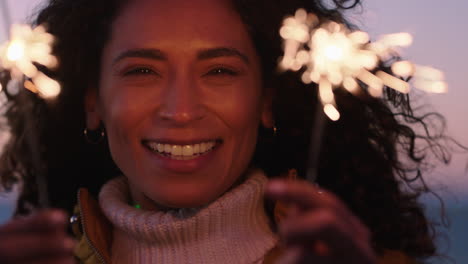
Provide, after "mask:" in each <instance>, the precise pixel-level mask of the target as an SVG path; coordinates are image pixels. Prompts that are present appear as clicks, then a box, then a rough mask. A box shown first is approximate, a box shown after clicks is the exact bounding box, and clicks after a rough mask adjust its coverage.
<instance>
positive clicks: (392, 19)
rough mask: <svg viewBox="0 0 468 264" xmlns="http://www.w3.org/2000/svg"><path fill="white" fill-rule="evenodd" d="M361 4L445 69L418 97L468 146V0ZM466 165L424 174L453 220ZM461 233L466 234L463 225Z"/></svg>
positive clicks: (363, 19) (463, 199)
mask: <svg viewBox="0 0 468 264" xmlns="http://www.w3.org/2000/svg"><path fill="white" fill-rule="evenodd" d="M0 1H7V3H8V5H9V8H10V12H11V14H12V18H13V21H14V22H21V21H25V20H24V18H25V17H26V16H27V15H30V14H31V12H32V10H34V7H35V6H36V5H37V4H39V3H40V2H41V1H40V0H0ZM96 1H99V0H96ZM363 6H364V8H363V11H362V12H353V13H352V14H350V16H351V17H352V18H353V21H354V23H355V24H357V25H358V26H359V27H360V28H361V29H363V30H365V31H368V32H369V33H371V36H372V37H373V38H374V39H375V38H376V37H377V36H379V35H381V34H386V33H394V32H409V33H411V34H412V35H413V37H414V43H413V45H412V46H411V47H410V48H407V49H404V51H403V55H404V57H405V58H408V59H410V60H411V61H413V62H415V63H417V64H422V65H429V66H433V67H436V68H439V69H441V70H443V71H444V72H445V74H446V80H447V81H448V84H449V93H447V94H443V95H426V96H425V97H424V98H419V99H418V101H420V102H426V103H427V104H430V106H428V107H430V108H428V109H432V110H436V111H438V112H440V113H442V114H443V115H444V116H445V117H446V119H447V123H448V134H449V135H451V136H453V137H454V138H455V139H457V140H458V141H459V142H460V143H462V144H464V145H466V146H468V118H467V116H468V102H467V100H468V50H467V49H468V30H467V29H466V26H467V25H468V15H467V14H468V1H440V0H392V1H389V0H367V1H366V0H364V5H363ZM0 23H1V24H0V41H1V42H3V41H4V40H5V39H6V34H5V32H4V24H3V21H1V22H0ZM467 164H468V154H466V153H465V154H463V155H460V154H458V155H455V156H454V158H453V161H452V163H451V164H450V166H448V167H443V166H442V167H438V168H437V169H436V170H435V171H434V172H432V174H431V175H429V177H428V179H429V180H428V182H429V184H430V185H431V186H433V188H434V189H435V190H437V191H438V192H439V193H440V194H441V195H442V196H443V197H444V198H445V200H446V202H447V204H448V205H449V206H451V207H453V208H457V210H461V209H460V208H462V209H463V210H465V209H466V210H465V211H463V212H464V213H463V214H460V216H459V218H458V219H459V220H455V222H456V221H460V222H462V221H461V220H460V219H462V218H463V219H464V220H463V222H465V223H466V222H468V209H467V208H468V173H467V171H466V168H467ZM1 203H2V201H1V200H0V204H1ZM3 203H4V202H3ZM0 211H1V208H0ZM0 213H1V212H0ZM460 231H461V233H464V234H466V235H465V236H468V231H467V230H466V228H464V229H460ZM465 242H466V240H465ZM455 248H456V246H455ZM458 254H462V253H458ZM463 254H465V255H464V257H463V256H457V257H458V261H459V263H468V256H466V253H463ZM464 261H467V262H464Z"/></svg>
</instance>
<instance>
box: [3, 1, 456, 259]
mask: <svg viewBox="0 0 468 264" xmlns="http://www.w3.org/2000/svg"><path fill="white" fill-rule="evenodd" d="M127 1H128V0H99V1H95V0H50V1H49V3H48V4H47V5H46V6H45V7H44V8H43V9H42V10H41V11H40V12H39V14H38V16H37V19H36V21H35V24H46V25H47V26H48V30H49V32H50V33H52V34H54V35H55V36H56V37H57V39H58V41H57V43H56V44H55V46H54V54H55V55H56V56H57V57H58V58H59V60H60V63H61V67H59V68H58V69H57V70H56V71H51V72H47V74H49V75H51V76H53V77H55V78H56V79H58V80H59V81H60V82H61V83H62V86H63V90H62V93H61V94H60V95H59V97H58V98H57V99H56V100H54V101H51V102H45V101H43V100H40V99H39V98H37V97H36V96H35V95H34V94H32V93H30V92H29V91H27V90H24V91H21V92H20V93H19V94H18V95H15V96H10V95H8V98H9V103H8V104H7V105H6V106H5V107H6V109H5V111H6V117H7V120H8V126H9V129H10V131H11V138H10V140H9V142H8V144H7V146H6V147H5V149H4V152H3V154H2V156H1V159H0V175H1V183H2V185H3V186H4V187H5V188H6V189H8V188H10V187H11V186H12V185H13V184H14V183H16V182H18V181H19V180H21V181H22V182H23V188H22V192H21V194H20V199H19V201H18V204H17V212H16V213H17V214H25V213H27V212H28V211H29V210H30V209H31V208H34V207H38V206H40V205H39V202H38V194H39V188H38V185H37V182H38V178H39V177H43V178H44V179H43V180H45V181H46V182H47V186H48V192H47V195H48V199H49V200H50V203H51V204H50V205H51V206H53V207H58V208H64V209H66V210H68V211H71V210H72V207H73V205H74V204H75V202H76V198H75V195H74V194H75V192H76V190H77V189H78V188H80V187H86V188H88V189H90V191H91V192H92V193H95V194H97V193H98V191H99V189H100V187H101V186H102V184H104V183H105V182H106V181H107V180H109V179H110V178H112V177H114V176H115V175H118V174H119V169H118V168H117V166H116V165H115V163H114V162H113V160H112V159H111V156H110V153H109V149H108V146H107V143H105V142H104V143H102V144H98V145H93V144H89V143H87V142H86V140H85V138H84V137H83V135H82V131H83V129H84V128H85V113H84V95H85V91H86V88H87V87H90V86H95V87H97V82H98V80H99V69H100V58H101V53H102V51H103V48H104V46H105V44H106V42H107V40H108V39H109V37H110V36H109V35H110V28H111V26H112V23H113V20H114V18H115V17H116V16H117V15H118V13H119V11H120V10H121V9H122V8H123V6H124V5H125V3H126V2H127ZM232 2H233V4H234V6H235V8H236V9H237V11H238V13H239V14H240V16H241V18H242V20H243V22H244V23H245V25H246V27H247V28H248V30H249V32H250V35H251V38H252V40H253V42H254V44H255V47H256V50H257V52H258V54H259V55H260V58H261V65H262V74H263V76H262V77H263V81H264V86H265V87H266V88H268V89H271V90H272V93H273V95H274V97H273V98H274V101H273V114H274V119H275V123H276V126H277V127H278V128H279V134H278V136H277V137H276V138H274V139H272V138H271V137H270V136H269V135H268V131H266V130H265V129H263V128H259V129H260V133H259V140H258V144H257V149H256V152H255V155H254V159H253V161H252V163H253V164H254V165H255V166H258V167H260V168H262V169H264V170H265V172H266V173H267V174H268V175H269V176H271V177H274V176H277V175H280V174H282V173H283V172H285V171H286V170H288V169H290V168H297V169H298V171H299V174H300V175H304V173H305V170H306V167H307V154H308V153H307V152H308V146H309V140H310V139H309V138H310V136H309V135H310V133H311V131H312V129H314V128H313V127H312V124H313V123H314V113H315V111H316V105H317V104H318V103H319V102H318V99H317V95H316V89H314V87H313V85H305V84H303V83H302V82H301V81H300V77H299V76H300V73H293V72H286V73H282V74H279V73H278V72H277V60H278V58H279V57H280V56H281V54H282V50H281V39H280V37H279V34H278V29H279V27H280V25H281V23H282V20H283V18H284V17H285V16H286V15H288V14H293V13H294V12H295V10H297V9H298V8H305V9H306V10H307V11H308V12H313V13H315V14H316V15H317V16H318V17H319V19H321V20H322V21H324V22H325V21H330V20H333V21H337V22H340V23H344V24H346V25H348V26H349V27H350V28H352V27H353V26H352V25H351V24H350V23H348V22H347V21H346V19H345V18H344V16H343V12H344V11H345V10H347V9H351V8H355V7H356V6H359V5H360V1H359V0H334V1H333V2H332V5H330V3H329V2H327V3H328V4H326V3H325V1H320V0H315V1H312V0H309V1H306V0H268V1H267V0H255V1H250V0H232ZM386 65H388V63H385V62H382V63H381V65H380V66H379V69H378V70H384V71H386V72H389V73H390V70H389V69H388V67H387V66H386ZM311 86H312V87H311ZM336 101H337V105H338V107H339V109H340V112H341V114H342V115H341V118H340V120H339V121H337V122H331V121H327V123H326V124H325V134H324V138H323V142H322V146H323V147H322V149H321V152H320V162H319V164H320V165H319V169H318V175H319V176H318V178H317V182H318V184H320V185H321V186H322V187H324V188H327V189H329V190H330V191H332V192H333V193H335V194H336V195H337V196H338V197H340V198H341V199H342V200H343V201H344V202H345V204H346V205H347V206H349V208H351V210H352V211H353V212H354V213H355V214H356V215H357V216H359V217H360V218H361V220H362V221H363V222H364V223H365V224H366V225H367V226H368V227H369V228H370V230H371V231H372V234H373V244H374V247H375V248H376V250H378V251H380V250H383V249H393V250H400V251H403V252H405V253H406V254H407V255H409V256H412V257H415V258H417V259H419V260H424V259H426V258H427V257H430V256H433V255H435V254H436V248H435V245H434V232H433V230H432V229H431V225H430V224H429V223H428V221H427V219H426V217H425V216H424V213H423V208H422V206H421V205H420V204H418V201H417V198H418V197H419V196H420V195H421V194H422V193H424V192H429V189H428V188H427V186H426V185H425V184H424V181H423V178H422V170H423V169H424V168H425V165H426V162H427V160H428V157H429V156H430V154H435V155H436V157H438V158H439V159H440V160H441V161H443V162H448V161H449V159H450V153H449V152H448V151H447V150H446V148H445V147H444V145H443V139H444V138H445V136H444V134H443V129H444V123H443V117H442V116H440V115H438V114H437V113H427V114H424V115H421V116H417V115H416V114H415V113H414V112H413V109H412V108H411V105H410V102H409V101H410V100H409V96H407V95H404V94H400V93H398V92H395V91H393V90H391V89H386V90H385V92H384V95H383V97H382V98H374V97H372V96H370V95H368V93H367V92H366V91H365V87H364V89H363V93H362V95H361V96H359V97H356V96H353V95H351V94H349V93H348V92H346V91H344V90H337V91H336ZM31 116H34V118H33V119H31V118H29V119H28V117H31ZM27 120H29V124H28V127H26V125H25V124H26V121H27ZM431 120H440V121H442V123H441V125H440V127H439V128H431V127H430V126H429V125H428V124H429V123H430V122H431ZM413 125H418V126H422V127H423V128H424V129H423V130H422V133H418V132H417V131H416V130H415V129H414V128H412V126H413ZM432 129H437V133H436V134H433V133H432ZM31 139H33V140H35V141H31ZM421 140H422V141H421ZM31 142H39V143H40V144H39V148H38V149H36V152H35V153H33V152H32V151H31V144H32V143H31ZM421 143H422V144H421ZM38 156H39V157H40V162H37V161H36V162H35V161H34V159H35V157H36V159H37V157H38ZM413 182H420V183H421V184H420V185H419V186H420V187H414V185H413V184H412V183H413ZM407 187H409V188H407Z"/></svg>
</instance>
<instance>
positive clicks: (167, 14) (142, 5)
mask: <svg viewBox="0 0 468 264" xmlns="http://www.w3.org/2000/svg"><path fill="white" fill-rule="evenodd" d="M112 40H113V42H115V41H117V42H118V43H120V44H119V45H124V46H126V47H128V46H142V45H157V46H158V47H161V48H163V47H171V48H173V47H179V48H183V47H196V46H206V45H223V46H235V47H236V48H239V49H249V48H250V47H251V46H252V44H251V43H250V41H251V40H250V37H249V34H248V32H247V29H246V27H245V25H244V24H243V23H242V20H241V18H240V16H239V14H238V13H237V12H236V11H235V9H234V7H233V5H232V4H231V2H230V1H229V0H134V1H130V2H129V3H128V4H127V5H126V6H125V7H124V8H123V9H122V10H121V12H120V14H119V15H118V16H117V18H116V20H115V21H114V23H113V27H112Z"/></svg>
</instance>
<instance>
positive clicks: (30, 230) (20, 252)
mask: <svg viewBox="0 0 468 264" xmlns="http://www.w3.org/2000/svg"><path fill="white" fill-rule="evenodd" d="M66 226H67V217H66V214H65V213H63V212H62V211H58V210H44V211H41V212H38V213H35V214H33V215H30V216H27V217H21V218H16V219H13V220H11V221H9V222H7V223H6V224H4V225H2V226H0V263H2V264H20V263H21V264H22V263H28V264H46V263H47V264H69V263H70V264H72V263H75V260H74V258H73V255H72V253H73V247H74V244H75V242H74V241H73V239H72V238H70V237H68V235H67V232H66Z"/></svg>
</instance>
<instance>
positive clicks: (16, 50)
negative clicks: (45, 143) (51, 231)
mask: <svg viewBox="0 0 468 264" xmlns="http://www.w3.org/2000/svg"><path fill="white" fill-rule="evenodd" d="M1 3H2V10H3V13H4V14H3V17H4V23H5V25H6V28H7V32H10V30H9V26H10V25H11V23H10V16H9V12H8V8H7V6H6V2H5V1H1ZM53 40H54V38H53V36H52V35H50V34H48V33H47V32H46V30H45V28H44V27H42V26H38V27H36V28H34V29H32V28H30V27H29V26H27V25H13V26H12V27H11V39H10V41H9V42H7V43H6V44H4V45H1V46H0V70H1V71H2V72H4V73H6V74H5V75H7V76H9V77H10V78H9V80H8V79H7V78H6V79H5V80H4V81H5V84H7V83H9V84H8V85H5V87H8V86H14V85H18V86H23V87H25V88H27V89H28V90H30V91H32V92H34V93H37V94H38V95H39V96H41V97H43V98H46V99H50V98H53V97H55V96H57V95H58V94H59V93H60V85H59V84H58V82H56V81H55V80H53V79H51V78H49V77H48V76H46V75H45V74H43V73H42V72H40V71H39V70H38V69H37V68H36V66H35V65H34V64H35V63H38V64H41V65H43V66H45V67H48V68H54V67H56V66H57V64H58V63H57V60H56V58H55V57H54V56H52V55H51V54H50V53H51V51H52V48H51V45H52V42H53ZM25 77H26V78H28V79H30V80H26V81H25ZM1 86H2V85H0V88H1ZM22 99H23V98H22V97H19V98H18V103H20V104H22V105H23V107H25V108H27V109H28V111H26V113H27V114H26V116H25V131H26V133H35V132H36V128H37V119H36V118H35V116H34V113H33V111H34V104H33V103H31V102H28V101H26V100H22ZM26 139H27V143H28V145H29V148H30V151H31V153H32V163H33V166H34V168H35V169H36V171H35V173H36V175H35V176H36V177H35V179H36V184H37V188H38V199H39V206H41V207H44V208H45V207H49V199H48V195H47V181H46V177H45V172H44V169H43V166H42V164H43V163H42V161H41V157H40V144H39V140H38V138H37V137H34V136H31V135H29V136H27V137H26Z"/></svg>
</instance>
